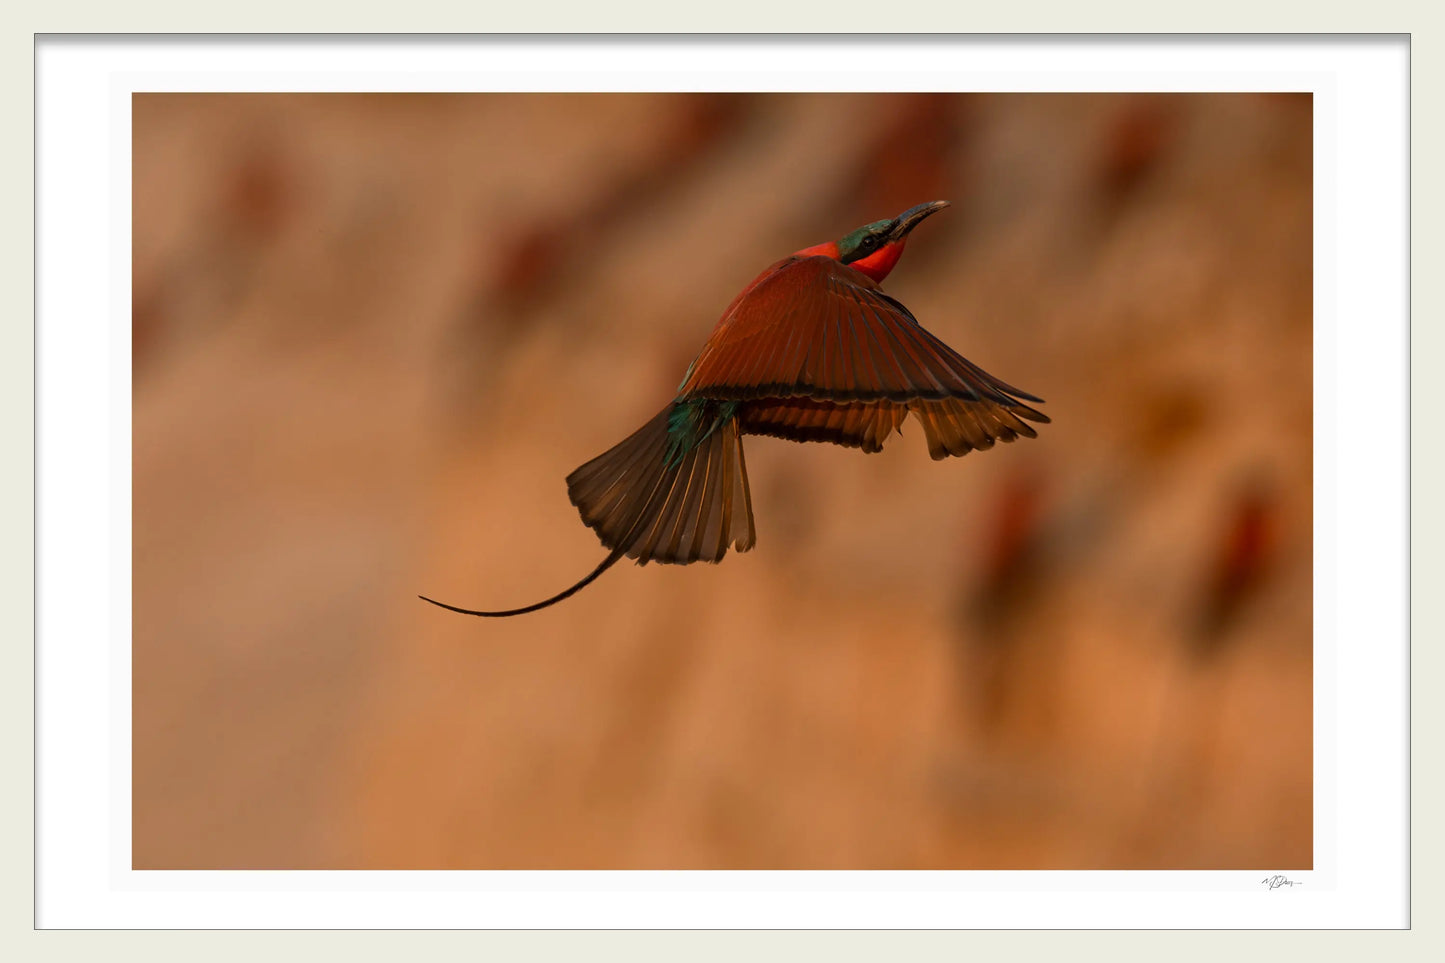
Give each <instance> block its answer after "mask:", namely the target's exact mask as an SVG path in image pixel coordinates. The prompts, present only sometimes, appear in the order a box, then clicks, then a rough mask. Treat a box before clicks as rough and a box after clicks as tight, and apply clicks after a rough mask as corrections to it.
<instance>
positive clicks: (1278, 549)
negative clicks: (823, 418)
mask: <svg viewBox="0 0 1445 963" xmlns="http://www.w3.org/2000/svg"><path fill="white" fill-rule="evenodd" d="M1311 129H1312V112H1311V101H1310V98H1309V97H1308V96H1293V95H1277V94H1270V95H1178V96H1140V95H1127V96H1125V95H1119V96H1112V95H1109V96H1105V95H1089V96H1077V95H1067V96H1064V95H1028V96H1022V95H987V96H984V95H887V96H882V95H809V96H795V95H746V96H741V95H740V96H733V95H592V94H580V95H565V96H563V95H402V96H391V95H230V94H224V95H170V94H166V95H138V96H136V97H135V98H134V224H133V231H134V240H133V249H134V274H133V284H134V304H133V308H134V313H133V331H134V338H133V350H134V354H133V364H134V399H133V400H134V591H135V596H134V757H133V765H134V770H133V771H134V827H133V829H134V836H133V841H134V849H133V852H134V866H135V867H136V868H139V869H166V868H176V869H179V868H188V869H219V868H439V869H440V868H458V869H459V868H548V869H582V868H699V869H712V868H756V869H774V868H778V869H781V868H819V869H915V868H920V869H921V868H929V869H949V868H955V869H1043V868H1054V869H1130V868H1167V869H1185V868H1190V869H1243V868H1251V869H1254V868H1257V869H1266V870H1290V869H1306V868H1309V867H1310V866H1311V864H1312V802H1313V799H1312V788H1311V784H1312V728H1313V721H1312V688H1311V683H1312V648H1311V646H1312V643H1311V637H1312V615H1311V601H1312V594H1311V593H1312V580H1311V566H1312V543H1311V538H1312V534H1311V518H1312V507H1311V500H1312V492H1311V426H1312V408H1311V398H1312V387H1311V368H1312V364H1311V344H1312V336H1313V329H1312V308H1311V287H1312V276H1311V244H1312V230H1311V187H1312V184H1311V180H1312V173H1311V172H1312V168H1311ZM934 199H947V200H950V201H952V204H953V206H952V207H951V208H950V209H949V210H947V211H945V212H943V213H941V214H939V215H938V216H936V217H934V218H931V219H929V220H928V221H927V222H926V223H925V224H923V226H921V227H920V228H919V229H918V231H917V232H916V233H915V235H914V236H913V238H912V241H911V243H910V245H909V249H908V252H907V254H906V255H905V256H904V258H903V260H902V262H901V264H900V265H899V266H898V268H897V269H896V270H895V271H894V272H893V274H892V275H891V276H890V277H889V278H888V280H887V282H886V283H885V289H886V290H887V291H888V292H889V293H890V294H892V295H893V296H894V297H897V298H898V299H900V300H901V301H902V302H903V303H905V304H906V305H908V307H909V308H910V309H911V310H912V311H913V312H914V314H916V315H917V317H918V319H919V321H920V322H921V323H922V324H923V325H924V326H925V327H927V328H928V329H929V330H931V331H933V332H934V333H935V334H937V335H938V336H939V337H941V338H942V339H943V340H944V341H946V342H947V343H948V344H950V345H951V346H952V347H954V348H955V349H956V350H958V351H959V352H960V353H962V354H963V355H964V356H965V357H967V358H969V359H970V360H971V361H973V362H975V363H976V364H978V365H980V366H982V367H983V368H984V369H986V370H987V371H989V372H990V373H992V374H994V375H996V376H998V377H999V378H1001V379H1003V380H1004V381H1007V382H1009V383H1012V384H1015V385H1018V386H1019V387H1021V388H1023V389H1025V390H1027V391H1029V392H1032V393H1034V394H1037V395H1040V396H1042V397H1043V398H1045V399H1047V404H1045V405H1043V406H1042V410H1044V411H1045V412H1046V413H1047V414H1048V415H1049V416H1050V417H1051V418H1052V419H1053V423H1052V424H1050V425H1046V426H1042V427H1041V429H1040V432H1039V437H1038V438H1037V439H1035V440H1028V439H1023V440H1020V441H1018V442H1016V443H1014V444H1010V445H999V446H997V447H996V448H994V449H993V450H991V451H986V452H976V453H973V454H970V455H968V456H967V457H964V458H950V459H948V460H946V461H942V462H934V461H932V460H930V458H929V457H928V453H927V451H926V448H925V445H924V441H923V434H922V431H921V430H919V428H918V426H917V423H916V422H913V421H910V422H907V423H905V425H904V428H903V435H902V437H898V436H895V437H894V438H893V439H892V440H891V441H890V442H889V443H888V446H887V448H886V449H885V450H884V451H883V452H882V453H881V454H876V455H864V454H862V453H861V452H858V451H854V450H847V449H843V448H839V447H835V446H830V445H823V444H809V445H800V444H794V443H789V442H784V441H780V440H776V439H771V438H759V437H750V438H748V439H746V441H745V449H746V452H747V464H748V470H749V472H750V475H751V479H752V496H753V505H754V509H755V513H756V520H757V531H758V544H757V547H756V548H755V549H754V550H753V551H751V552H749V553H747V554H742V555H738V554H729V555H728V556H727V557H726V558H725V559H724V560H723V562H722V563H721V564H720V565H716V566H714V565H707V564H697V565H692V566H687V567H677V566H661V565H648V566H646V567H641V568H640V567H638V566H635V565H632V564H630V563H624V564H622V565H619V566H618V567H616V568H614V569H613V570H611V571H609V572H608V573H607V574H605V575H604V576H603V577H602V578H601V579H600V580H598V581H597V582H596V583H595V584H594V585H592V586H591V587H589V588H587V589H585V590H584V591H583V592H582V593H580V594H579V595H577V596H576V597H574V598H572V599H569V600H568V601H566V602H563V603H561V604H560V605H557V606H555V607H553V608H550V609H547V610H545V611H542V612H539V613H536V614H532V615H528V616H523V617H520V618H515V619H508V620H500V621H494V620H482V619H475V618H468V617H464V616H460V615H454V614H452V613H449V612H445V611H442V610H440V609H437V608H434V607H432V606H429V605H426V604H425V603H423V602H421V601H419V600H418V599H417V594H418V593H425V594H427V595H430V596H433V597H435V598H439V599H442V600H444V601H447V602H451V603H454V604H458V605H464V606H469V607H475V608H507V607H512V606H517V605H523V604H526V603H529V602H532V601H535V600H537V599H539V598H543V597H545V596H547V595H550V594H552V593H553V592H556V591H558V590H559V589H561V588H563V587H565V586H566V585H569V584H571V583H572V582H573V581H575V580H576V579H577V578H579V577H580V576H582V575H583V574H585V573H586V572H588V571H589V570H591V569H592V567H593V566H594V565H596V563H597V562H598V561H600V560H601V558H602V556H603V555H604V554H605V552H604V549H603V548H602V547H601V545H600V544H599V543H598V540H597V538H596V537H595V536H594V535H593V533H592V532H591V531H590V530H588V529H587V528H586V527H584V526H583V524H582V523H581V521H580V520H579V518H578V515H577V512H576V510H575V509H574V508H573V507H572V506H571V504H569V502H568V500H567V493H566V485H565V483H564V481H563V479H564V478H565V477H566V475H567V474H568V473H569V472H570V471H572V469H574V468H576V467H577V466H578V465H579V464H581V463H582V462H584V461H586V460H588V459H589V458H591V457H592V456H594V455H596V454H598V453H600V452H601V451H603V450H604V449H606V448H608V447H610V446H612V445H613V444H615V443H617V442H618V441H620V440H622V438H624V437H625V436H626V435H628V434H630V433H631V432H632V431H633V430H634V429H636V428H638V427H639V426H640V425H642V423H643V422H644V421H646V420H647V419H648V418H650V417H651V416H652V415H654V414H655V413H656V412H657V411H658V410H659V409H660V408H661V407H662V405H663V404H664V403H665V402H666V401H668V400H669V399H670V398H671V397H672V393H673V390H674V388H675V387H676V385H677V383H678V381H679V379H680V378H681V376H682V373H683V371H684V369H685V368H686V367H687V365H688V362H689V361H690V360H691V359H692V357H693V355H694V354H695V353H696V351H697V350H698V348H699V347H701V345H702V343H703V341H704V340H705V339H706V337H707V335H708V333H709V332H710V331H711V329H712V326H713V324H714V323H715V322H716V320H717V318H718V316H719V314H720V313H721V311H722V309H723V308H724V307H725V306H726V305H727V303H728V302H729V301H730V300H731V299H732V297H733V296H734V295H735V294H736V293H737V292H738V291H739V290H741V289H742V287H743V286H744V285H745V284H746V283H747V282H748V281H750V280H751V279H752V278H753V277H754V276H755V275H756V274H757V273H758V272H759V271H761V270H762V269H763V268H764V267H766V266H767V265H769V264H771V263H772V262H773V261H775V260H777V259H778V258H780V257H783V256H785V255H787V254H788V253H790V252H792V251H794V250H797V249H799V248H802V247H805V246H808V245H812V244H817V243H819V242H822V241H826V240H830V239H836V238H838V237H840V236H841V235H843V234H844V233H846V232H847V231H850V230H852V229H853V228H855V227H858V226H859V225H861V224H864V223H866V222H868V221H872V220H876V219H879V218H884V217H891V216H893V215H896V214H898V213H899V212H900V211H902V210H903V209H904V208H907V207H909V206H911V205H913V204H916V203H919V202H921V201H927V200H934Z"/></svg>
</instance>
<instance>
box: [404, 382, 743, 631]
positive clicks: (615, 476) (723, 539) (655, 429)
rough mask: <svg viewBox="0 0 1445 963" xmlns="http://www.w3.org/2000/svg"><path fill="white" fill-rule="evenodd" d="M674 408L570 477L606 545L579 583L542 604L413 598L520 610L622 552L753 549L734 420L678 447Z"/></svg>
mask: <svg viewBox="0 0 1445 963" xmlns="http://www.w3.org/2000/svg"><path fill="white" fill-rule="evenodd" d="M676 407H677V405H676V404H675V403H674V404H669V405H668V406H667V407H666V408H664V409H663V410H662V411H661V412H660V413H659V414H658V415H657V416H656V417H655V418H653V419H652V420H651V421H649V422H648V423H647V424H645V425H643V426H642V427H641V428H639V429H638V430H637V431H635V432H633V433H632V435H630V436H629V437H628V438H627V439H626V440H625V441H623V442H622V443H621V444H618V445H616V446H615V447H613V448H610V449H608V450H607V451H606V452H603V453H602V454H601V455H598V456H597V457H596V458H594V459H592V460H591V461H589V462H587V463H586V464H585V465H583V466H582V467H580V468H578V469H577V470H576V471H574V472H573V473H572V474H570V475H568V476H567V495H568V497H569V498H571V500H572V504H574V505H576V506H577V509H578V511H580V512H581V514H582V521H583V522H585V523H586V524H587V526H588V527H589V528H591V529H592V530H593V531H595V532H596V533H597V537H598V538H600V539H601V540H602V544H603V545H604V546H606V547H607V548H608V549H610V551H609V553H608V555H607V557H606V558H604V559H603V560H602V562H601V564H599V565H598V566H597V567H596V568H595V569H593V570H592V572H591V573H590V574H588V575H587V576H586V577H585V578H583V579H582V580H581V581H580V582H577V583H576V584H575V585H573V586H571V587H570V588H567V589H564V590H563V591H561V592H559V593H557V594H556V595H554V596H552V597H551V598H548V599H543V600H542V601H540V602H535V603H533V604H531V605H527V606H524V607H522V608H517V609H507V610H505V611H497V612H480V611H477V610H475V609H463V608H458V607H456V606H454V605H446V604H444V603H442V602H438V601H436V600H435V599H429V598H427V597H426V596H425V595H422V596H418V598H421V599H422V600H423V601H426V602H430V603H431V604H433V605H437V606H440V607H441V608H444V609H447V610H449V611H452V612H460V613H461V614H463V615H478V616H483V617H486V618H503V617H506V616H511V615H524V614H526V613H528V612H535V611H537V610H538V609H544V608H546V607H547V606H549V605H554V604H556V603H557V602H560V601H562V600H563V599H566V598H569V597H571V596H572V595H575V594H576V593H577V592H580V591H581V590H582V589H584V588H586V587H587V586H588V585H590V584H591V583H592V582H593V581H594V580H595V579H596V578H597V577H598V576H599V575H601V574H602V573H603V572H605V571H607V569H609V568H611V567H612V566H613V565H614V564H615V563H616V562H617V561H618V560H619V559H621V558H623V557H624V556H625V557H627V558H632V559H636V560H637V562H638V564H640V565H645V564H647V563H648V562H663V563H669V564H675V565H686V564H688V563H690V562H697V561H706V562H718V561H721V560H722V557H723V556H724V555H725V554H727V550H728V546H729V545H731V546H733V547H735V548H736V549H737V550H738V551H740V552H746V551H747V550H748V549H750V548H752V547H753V544H754V543H755V542H756V541H757V533H756V531H755V530H754V528H753V504H752V497H751V495H750V493H749V491H748V474H747V466H746V464H745V463H744V461H743V446H742V436H741V434H740V432H739V429H738V421H737V418H735V417H733V416H732V415H731V414H728V415H727V416H726V417H722V418H720V419H719V420H718V421H717V422H716V423H714V424H713V425H712V426H711V427H710V428H708V429H707V431H706V433H705V434H704V436H703V437H702V438H701V439H700V440H697V441H696V443H695V444H693V445H691V447H687V448H686V449H685V450H682V451H678V450H677V449H676V447H675V438H674V436H673V434H672V433H671V432H669V430H668V429H669V419H670V417H671V416H672V414H673V410H674V409H675V408H676Z"/></svg>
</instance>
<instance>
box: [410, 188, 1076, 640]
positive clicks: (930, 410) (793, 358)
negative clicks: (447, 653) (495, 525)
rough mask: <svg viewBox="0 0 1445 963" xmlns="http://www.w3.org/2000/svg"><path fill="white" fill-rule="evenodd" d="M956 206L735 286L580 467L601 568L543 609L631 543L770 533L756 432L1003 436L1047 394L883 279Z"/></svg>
mask: <svg viewBox="0 0 1445 963" xmlns="http://www.w3.org/2000/svg"><path fill="white" fill-rule="evenodd" d="M947 206H948V202H947V201H933V202H931V203H928V204H919V205H918V206H917V207H912V208H909V209H908V210H906V211H904V212H903V213H902V214H900V215H898V216H897V217H895V218H893V219H892V220H887V221H874V222H873V223H872V224H865V225H864V226H862V227H860V228H858V230H856V231H853V232H852V233H851V234H847V235H845V236H844V237H843V238H842V239H841V240H838V241H829V242H827V243H826V244H819V245H817V246H815V247H809V248H804V249H803V250H801V251H799V252H798V253H796V254H793V255H791V256H789V257H786V258H783V260H781V261H779V262H777V263H776V264H774V265H773V266H772V267H770V268H768V269H767V270H766V271H764V272H763V273H762V274H760V275H758V276H757V278H756V279H754V281H753V283H751V284H749V285H748V286H747V287H746V288H744V289H743V292H742V293H741V294H739V295H738V296H737V297H736V298H734V299H733V303H732V304H730V305H729V306H728V309H727V310H726V311H724V312H723V316H722V319H721V320H720V321H718V323H717V327H716V328H714V329H713V332H712V336H711V337H709V338H708V340H707V343H706V344H704V345H703V347H702V351H701V352H700V353H699V354H698V356H697V357H696V358H695V359H694V360H693V362H692V364H691V365H689V366H688V369H687V373H686V374H684V375H683V377H682V384H680V385H679V386H678V389H677V397H676V398H674V399H673V400H672V401H671V402H669V403H668V405H667V407H665V408H663V409H662V411H661V412H659V413H658V414H657V416H656V417H654V418H653V419H652V420H651V421H649V422H648V423H647V424H645V425H643V426H642V427H641V428H639V429H638V430H637V431H635V432H634V433H633V434H632V435H631V436H630V437H629V438H628V439H627V440H626V441H623V442H622V443H621V444H619V445H617V446H616V447H614V448H611V449H609V450H608V451H605V452H603V453H602V454H600V455H598V456H597V457H596V458H594V459H592V460H591V461H589V462H587V464H585V465H583V466H582V467H581V468H578V469H577V470H576V471H574V472H573V473H572V474H570V475H568V476H567V495H568V497H569V498H571V500H572V504H573V505H576V506H577V509H578V510H579V511H580V512H581V513H582V521H583V522H585V523H586V524H587V525H588V527H590V528H592V529H593V530H594V531H595V532H597V536H598V537H599V538H600V539H601V540H602V544H603V545H604V546H605V547H606V548H608V549H609V552H608V555H607V557H606V558H604V559H603V560H602V563H601V564H600V565H598V566H597V568H595V569H593V571H592V572H591V574H589V575H588V576H587V577H586V578H584V579H582V581H580V582H578V583H577V584H575V585H573V586H572V587H571V588H568V589H566V590H565V591H562V592H559V593H557V594H556V595H554V596H552V597H551V598H548V599H543V600H542V601H540V602H535V603H533V604H531V605H527V606H523V607H522V608H519V609H507V610H505V611H499V612H478V611H474V610H472V609H462V608H457V607H456V606H452V605H445V604H443V603H441V602H437V601H436V600H434V599H429V598H427V597H426V596H424V595H423V596H421V598H422V599H424V600H425V601H427V602H431V603H432V604H433V605H440V606H441V607H442V608H444V609H450V610H451V611H453V612H461V613H462V614H464V615H482V616H488V617H501V616H507V615H522V614H523V613H526V612H535V611H536V610H538V609H542V608H546V607H547V606H549V605H553V604H555V603H557V602H560V601H562V600H563V599H565V598H568V597H569V596H571V595H573V594H575V593H576V592H578V591H580V590H581V589H582V588H584V587H585V586H587V585H589V584H590V583H591V582H592V581H593V580H594V579H596V578H597V576H599V575H601V574H602V573H603V572H605V571H606V570H607V569H608V568H609V567H611V566H612V565H613V564H614V563H616V562H617V561H618V560H619V559H621V558H623V557H624V556H625V557H627V558H632V559H636V560H637V563H638V564H639V565H645V564H647V563H648V562H667V563H671V564H674V565H687V564H689V563H691V562H697V561H705V562H719V561H721V560H722V557H723V556H724V555H725V554H727V550H728V546H729V545H731V546H732V547H733V548H736V549H737V550H738V551H739V552H746V551H747V550H748V549H750V548H752V547H753V543H754V542H755V540H756V535H755V532H754V531H753V506H752V498H751V496H750V495H749V494H748V474H747V468H746V466H745V465H744V463H743V443H742V436H743V435H772V436H774V437H776V438H786V439H788V440H790V441H827V442H832V443H833V444H835V445H844V446H846V447H849V448H861V449H863V450H864V451H866V452H875V451H881V450H882V448H883V441H884V439H886V438H887V437H888V436H889V435H890V434H892V433H893V432H894V431H895V430H897V429H898V428H899V426H900V425H901V424H902V423H903V419H904V418H906V417H907V416H908V415H909V414H910V413H911V414H912V415H913V416H914V417H915V418H917V419H918V421H919V423H920V424H922V426H923V434H924V437H925V438H926V439H927V440H928V451H929V454H931V455H932V456H933V457H934V458H935V459H941V458H946V457H948V456H949V455H964V454H967V453H968V452H970V451H973V450H974V449H979V450H982V449H986V448H992V447H993V444H994V442H996V441H1013V440H1014V439H1015V438H1017V437H1018V436H1019V435H1027V436H1028V437H1030V438H1033V437H1036V433H1035V432H1034V429H1033V428H1031V427H1030V426H1029V425H1028V424H1027V423H1026V422H1027V421H1037V422H1047V421H1048V420H1049V419H1048V417H1047V416H1046V415H1044V414H1042V413H1041V412H1038V411H1035V410H1034V409H1033V408H1030V407H1029V406H1028V405H1026V404H1024V401H1034V402H1042V400H1043V399H1041V398H1035V397H1034V396H1033V395H1031V394H1028V393H1027V392H1024V391H1020V390H1019V389H1018V388H1014V387H1011V386H1009V385H1006V384H1004V383H1003V382H1002V381H999V380H998V379H997V378H995V377H993V376H992V375H990V374H988V373H987V372H985V371H984V370H983V369H981V368H979V367H978V366H977V365H974V364H972V363H971V362H969V361H967V360H966V359H965V358H963V357H962V356H961V355H959V354H958V353H957V352H955V351H954V350H953V349H952V348H950V347H949V346H948V345H946V344H944V343H943V342H942V341H940V340H938V338H936V337H934V336H933V335H931V334H929V333H928V332H927V331H925V330H924V329H923V328H922V326H920V325H919V323H918V321H917V320H916V319H915V318H914V317H913V315H912V313H910V312H909V310H908V309H907V308H905V307H904V306H903V305H902V304H900V303H899V302H897V301H895V300H894V299H893V298H891V297H889V296H888V295H886V294H884V293H883V291H882V290H881V289H880V288H879V287H878V285H879V282H881V281H882V280H883V279H884V278H885V277H887V276H888V272H890V271H892V270H893V268H894V266H895V265H896V264H897V263H898V259H899V257H900V256H902V254H903V246H904V245H905V244H906V243H907V242H908V235H909V233H910V232H911V231H912V230H913V229H914V228H915V227H917V226H918V225H919V223H920V222H922V221H923V219H924V218H926V217H928V216H929V215H930V214H934V213H936V212H938V211H940V210H942V209H943V208H945V207H947Z"/></svg>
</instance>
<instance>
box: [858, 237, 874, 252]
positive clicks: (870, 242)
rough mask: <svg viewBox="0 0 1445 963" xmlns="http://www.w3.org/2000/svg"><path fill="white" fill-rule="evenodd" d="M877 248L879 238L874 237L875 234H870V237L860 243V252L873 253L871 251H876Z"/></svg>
mask: <svg viewBox="0 0 1445 963" xmlns="http://www.w3.org/2000/svg"><path fill="white" fill-rule="evenodd" d="M877 246H878V237H877V235H874V234H869V235H868V236H867V237H865V238H864V239H863V240H861V241H859V242H858V250H860V251H871V250H873V249H874V248H875V247H877Z"/></svg>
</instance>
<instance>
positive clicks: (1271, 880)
mask: <svg viewBox="0 0 1445 963" xmlns="http://www.w3.org/2000/svg"><path fill="white" fill-rule="evenodd" d="M1260 883H1262V884H1263V885H1264V886H1266V887H1267V888H1269V889H1279V888H1280V887H1281V886H1303V885H1304V884H1303V883H1302V882H1300V881H1299V880H1297V879H1290V878H1288V877H1287V876H1279V875H1275V876H1266V877H1265V878H1264V879H1262V880H1260Z"/></svg>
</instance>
